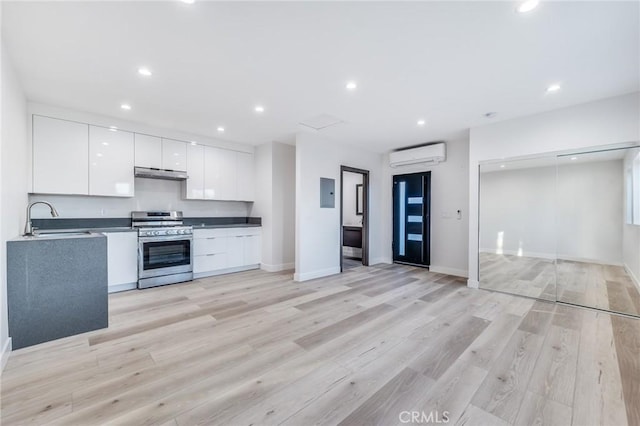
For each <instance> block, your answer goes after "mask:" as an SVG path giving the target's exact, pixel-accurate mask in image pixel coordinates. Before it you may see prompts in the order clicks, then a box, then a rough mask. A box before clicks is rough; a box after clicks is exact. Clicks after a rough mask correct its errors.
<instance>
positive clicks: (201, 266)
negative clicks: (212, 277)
mask: <svg viewBox="0 0 640 426" xmlns="http://www.w3.org/2000/svg"><path fill="white" fill-rule="evenodd" d="M226 267H227V254H226V253H217V254H208V255H200V256H194V257H193V272H194V273H195V274H199V273H201V272H209V271H216V270H219V269H225V268H226Z"/></svg>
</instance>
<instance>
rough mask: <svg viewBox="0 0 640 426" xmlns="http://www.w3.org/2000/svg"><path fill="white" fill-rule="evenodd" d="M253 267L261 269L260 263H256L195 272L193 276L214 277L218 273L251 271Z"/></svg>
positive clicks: (195, 277)
mask: <svg viewBox="0 0 640 426" xmlns="http://www.w3.org/2000/svg"><path fill="white" fill-rule="evenodd" d="M252 269H260V265H259V264H257V263H256V264H255V265H246V266H237V267H235V268H226V269H218V270H215V271H206V272H198V273H197V274H193V278H194V279H198V278H206V277H213V276H216V275H224V274H233V273H234V272H244V271H250V270H252Z"/></svg>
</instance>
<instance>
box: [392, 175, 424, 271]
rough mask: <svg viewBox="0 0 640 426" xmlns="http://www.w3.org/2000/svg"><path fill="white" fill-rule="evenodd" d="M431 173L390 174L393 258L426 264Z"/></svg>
mask: <svg viewBox="0 0 640 426" xmlns="http://www.w3.org/2000/svg"><path fill="white" fill-rule="evenodd" d="M430 194H431V172H426V173H414V174H409V175H398V176H394V177H393V260H394V261H395V262H401V263H410V264H413V265H420V266H429V263H430V247H429V243H430V223H429V214H430V198H431V196H430Z"/></svg>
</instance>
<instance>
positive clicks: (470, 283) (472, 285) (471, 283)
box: [467, 279, 480, 288]
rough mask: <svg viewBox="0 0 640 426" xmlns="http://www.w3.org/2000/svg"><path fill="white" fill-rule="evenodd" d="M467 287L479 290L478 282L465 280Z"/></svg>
mask: <svg viewBox="0 0 640 426" xmlns="http://www.w3.org/2000/svg"><path fill="white" fill-rule="evenodd" d="M467 287H469V288H480V282H478V280H472V279H468V280H467Z"/></svg>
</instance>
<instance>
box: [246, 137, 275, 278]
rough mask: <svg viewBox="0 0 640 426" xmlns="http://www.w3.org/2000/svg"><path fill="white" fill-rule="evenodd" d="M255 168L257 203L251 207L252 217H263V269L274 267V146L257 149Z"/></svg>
mask: <svg viewBox="0 0 640 426" xmlns="http://www.w3.org/2000/svg"><path fill="white" fill-rule="evenodd" d="M254 155H255V157H254V166H255V179H256V181H255V185H256V186H255V202H254V203H253V206H252V207H251V215H252V216H260V217H262V240H261V241H262V257H261V262H262V265H263V266H262V268H263V269H269V266H264V265H273V264H274V261H273V250H272V249H271V246H272V244H273V219H274V218H273V213H272V212H273V197H272V190H273V144H272V143H266V144H262V145H259V146H257V147H256V150H255V152H254Z"/></svg>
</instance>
